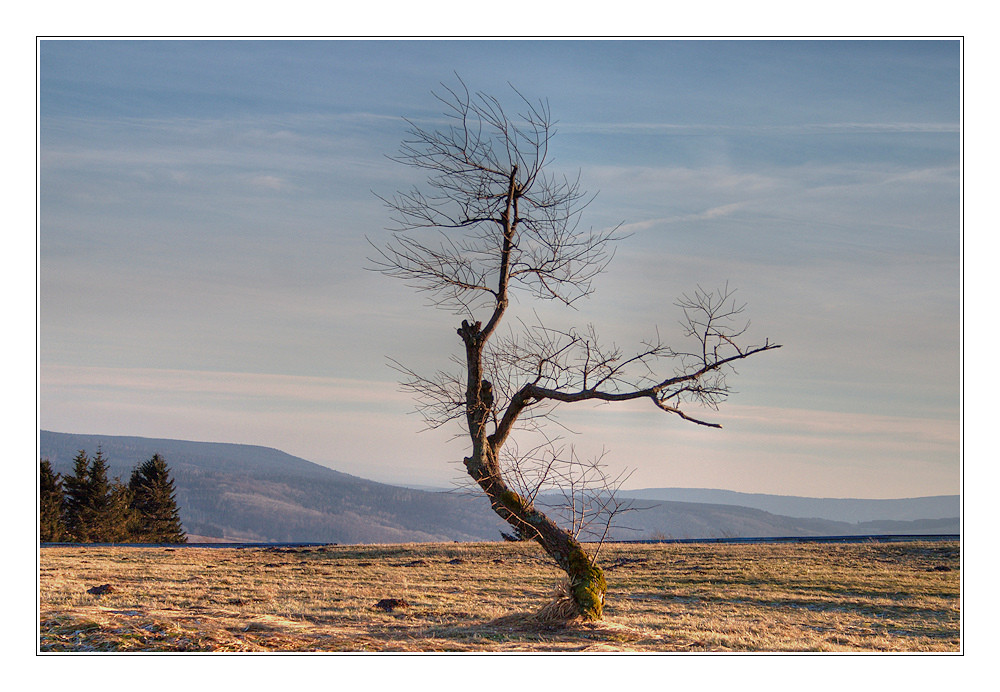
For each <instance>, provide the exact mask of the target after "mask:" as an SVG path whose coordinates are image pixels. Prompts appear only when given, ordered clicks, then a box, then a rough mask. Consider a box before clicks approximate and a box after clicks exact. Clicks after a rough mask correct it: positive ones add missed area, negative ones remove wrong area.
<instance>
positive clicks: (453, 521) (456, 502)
mask: <svg viewBox="0 0 1000 692" xmlns="http://www.w3.org/2000/svg"><path fill="white" fill-rule="evenodd" d="M39 444H40V446H39V454H40V456H41V458H43V459H46V458H47V459H49V461H51V462H52V466H53V469H54V470H55V471H57V472H60V473H63V474H64V475H66V474H71V473H72V460H73V457H74V456H76V454H77V452H78V451H79V450H80V449H84V450H86V452H87V454H89V455H93V454H94V452H96V451H97V447H98V445H100V446H101V449H102V450H103V452H104V455H105V456H106V457H108V459H109V466H110V469H111V474H112V475H118V476H121V477H122V478H123V479H127V478H128V476H129V475H130V474H131V472H132V467H133V466H135V465H136V464H137V463H139V462H141V461H144V460H146V459H148V458H149V457H151V456H152V455H153V454H154V453H155V454H160V455H161V456H163V457H164V459H166V461H167V464H168V465H169V466H170V469H171V472H172V475H173V478H174V480H175V485H176V488H177V504H178V507H179V508H180V513H181V520H182V521H183V523H184V528H185V530H186V531H187V532H188V533H190V534H195V535H199V536H206V537H209V538H227V539H231V540H238V541H260V542H290V541H304V542H314V541H315V542H331V543H392V542H415V541H447V540H458V541H471V540H494V539H496V538H498V537H499V536H500V529H501V528H502V527H505V526H506V524H504V523H503V522H502V521H501V520H500V518H499V517H497V516H496V515H494V514H493V512H492V511H490V510H489V507H488V506H487V505H486V502H485V500H482V499H480V498H478V497H466V496H464V495H460V494H456V493H433V492H423V491H419V490H410V489H407V488H399V487H395V486H392V485H386V484H383V483H376V482H374V481H369V480H365V479H363V478H358V477H357V476H351V475H349V474H346V473H340V472H339V471H334V470H333V469H329V468H327V467H325V466H320V465H319V464H314V463H312V462H310V461H306V460H305V459H300V458H298V457H294V456H292V455H290V454H286V453H284V452H280V451H278V450H276V449H271V448H268V447H257V446H253V445H239V444H224V443H212V442H188V441H182V440H164V439H152V438H143V437H117V436H110V435H75V434H66V433H55V432H49V431H45V430H43V431H41V434H40V440H39Z"/></svg>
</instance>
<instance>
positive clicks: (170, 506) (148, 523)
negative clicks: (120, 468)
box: [128, 454, 187, 543]
mask: <svg viewBox="0 0 1000 692" xmlns="http://www.w3.org/2000/svg"><path fill="white" fill-rule="evenodd" d="M128 485H129V491H130V492H131V495H132V509H133V511H134V513H135V529H134V533H133V536H134V540H141V541H144V542H149V543H185V542H186V541H187V536H186V535H185V534H184V529H183V528H182V526H181V518H180V510H179V509H178V508H177V499H176V493H175V491H174V481H173V479H172V478H171V477H170V469H169V468H168V467H167V462H166V461H164V459H163V457H161V456H160V455H159V454H154V455H153V457H152V458H151V459H149V460H148V461H146V462H143V463H142V464H140V465H139V466H137V467H136V468H135V469H134V470H133V471H132V477H131V478H130V479H129V484H128Z"/></svg>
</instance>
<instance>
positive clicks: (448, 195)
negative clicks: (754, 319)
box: [371, 80, 778, 620]
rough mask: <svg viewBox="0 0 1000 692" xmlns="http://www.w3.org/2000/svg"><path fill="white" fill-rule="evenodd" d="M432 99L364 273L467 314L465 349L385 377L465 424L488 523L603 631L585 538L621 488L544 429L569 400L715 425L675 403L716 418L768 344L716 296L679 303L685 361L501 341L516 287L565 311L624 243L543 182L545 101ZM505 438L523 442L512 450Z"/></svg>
mask: <svg viewBox="0 0 1000 692" xmlns="http://www.w3.org/2000/svg"><path fill="white" fill-rule="evenodd" d="M444 89H445V90H444V92H443V93H442V94H441V95H437V94H435V96H436V97H437V98H438V100H439V101H441V103H442V104H443V106H444V108H445V116H446V117H447V118H448V122H447V124H446V125H445V126H443V127H441V128H439V129H432V130H428V129H424V128H423V127H421V126H419V125H417V124H416V123H414V122H412V121H407V122H408V123H409V126H410V127H409V130H408V136H407V138H406V139H405V140H404V141H403V143H402V145H401V148H400V152H399V154H398V155H397V156H396V157H394V159H395V160H396V161H399V162H400V163H403V164H405V165H407V166H410V167H413V168H416V169H419V170H421V171H424V172H425V173H426V174H427V176H428V177H427V181H426V186H425V187H424V188H423V189H421V188H417V187H414V188H413V189H411V190H409V191H406V192H401V193H398V194H396V195H395V196H393V197H391V198H387V199H383V201H384V202H385V203H386V204H387V205H388V207H389V209H390V210H391V212H392V218H393V224H394V225H393V227H392V228H390V230H391V231H392V239H391V240H390V241H389V242H388V243H387V244H386V246H385V247H376V248H375V249H376V254H375V256H374V257H373V258H372V260H371V261H372V262H373V263H374V264H375V267H374V268H375V269H377V270H378V271H381V272H383V273H384V274H387V275H389V276H393V277H396V278H399V279H402V280H403V281H405V282H406V284H407V285H408V286H410V287H412V288H414V289H416V290H418V291H422V292H426V293H428V294H429V295H430V297H431V300H432V303H433V304H434V305H436V306H438V307H441V308H445V309H448V310H452V311H454V312H455V314H457V315H461V316H464V317H465V319H463V320H462V324H461V327H459V329H458V335H459V337H461V340H462V344H463V346H464V353H463V354H462V355H461V357H458V358H456V359H455V361H456V362H457V364H458V365H459V367H460V371H459V372H454V373H449V372H445V371H441V372H438V373H436V374H434V375H432V376H421V375H418V374H417V373H415V372H413V371H411V370H409V369H407V368H405V367H403V366H401V365H398V364H397V367H398V368H399V369H400V370H401V371H402V372H403V374H404V377H405V379H404V381H403V386H404V388H406V389H408V390H409V391H411V392H412V393H414V394H415V395H416V397H417V400H418V408H419V410H420V411H421V412H422V414H423V416H424V418H425V420H426V421H427V423H428V424H429V425H430V426H432V427H438V426H441V425H444V424H446V423H449V422H451V421H460V422H463V423H464V425H463V427H464V428H465V430H466V431H467V433H468V435H469V440H470V442H471V450H470V452H469V455H468V456H467V457H465V459H464V464H465V468H466V470H467V471H468V474H469V476H470V477H471V479H472V480H473V481H474V482H475V484H476V485H477V486H478V487H479V488H480V489H481V490H482V492H484V493H485V494H486V495H487V497H488V498H489V500H490V503H491V506H492V508H493V510H494V511H495V512H496V513H497V514H498V515H499V516H500V517H502V518H503V519H504V520H506V521H507V522H508V523H509V524H510V525H511V526H512V527H514V529H515V530H516V531H517V532H518V533H519V534H522V535H528V536H532V537H534V539H535V540H537V541H538V542H539V543H540V544H541V545H542V547H543V548H544V549H545V551H546V552H547V553H548V554H549V555H550V556H551V557H552V559H553V560H555V562H556V563H557V564H558V565H559V567H560V568H562V569H563V570H564V571H565V572H566V574H567V576H568V578H569V591H570V593H571V594H572V599H573V601H574V602H575V605H576V610H577V611H578V612H579V614H580V615H581V616H582V617H584V618H587V619H592V620H596V619H600V618H601V616H602V612H603V606H604V595H605V592H606V589H607V585H606V583H605V579H604V574H603V572H602V570H601V569H600V568H599V567H598V566H597V564H596V560H595V556H596V555H591V554H589V553H588V551H587V550H586V549H585V548H584V547H583V545H582V544H581V538H585V536H581V532H582V531H583V529H584V528H585V527H588V526H592V525H591V524H588V523H587V521H588V519H591V518H593V516H594V515H595V514H601V513H603V515H602V516H604V517H605V518H606V519H607V521H606V523H603V527H604V528H603V534H602V535H600V536H598V538H599V539H600V540H601V541H603V540H604V538H605V537H606V535H607V531H608V529H609V527H610V525H611V520H612V519H610V518H608V517H611V518H613V517H614V516H615V515H616V514H617V513H619V512H621V511H622V510H623V509H624V507H623V506H622V504H621V503H620V502H618V500H617V499H616V497H615V493H614V490H616V489H617V486H618V484H619V483H620V481H621V480H622V479H621V477H618V478H611V477H609V475H608V474H606V473H605V472H604V470H603V465H602V463H601V459H600V458H598V459H596V460H592V461H590V462H584V461H581V460H580V459H578V458H577V457H576V454H575V451H574V450H573V449H572V448H568V449H567V448H566V447H565V446H564V445H562V444H561V442H560V441H559V438H558V437H555V438H552V437H548V436H547V435H546V433H545V432H544V425H545V424H546V423H550V422H552V420H553V415H554V412H555V410H556V408H558V407H560V406H563V405H566V404H573V403H576V402H583V401H592V402H607V403H614V402H623V401H632V400H639V399H642V400H648V401H649V402H650V403H651V404H653V405H654V406H657V407H659V408H660V409H662V410H663V411H665V412H667V413H671V414H674V415H676V416H678V417H679V418H681V419H683V420H685V421H689V422H692V423H696V424H699V425H705V426H710V427H720V426H718V425H717V424H715V423H711V422H708V421H707V420H705V419H703V418H702V417H700V416H696V415H693V414H691V413H689V412H688V411H687V408H686V407H685V405H686V404H688V403H696V404H701V405H704V406H707V407H709V408H712V409H714V408H716V407H717V406H718V405H719V403H721V402H722V401H723V400H724V399H725V398H726V397H727V395H728V394H729V393H730V388H729V386H728V384H727V381H726V376H727V374H729V373H730V372H732V366H733V364H734V363H735V362H737V361H740V360H742V359H744V358H748V357H750V356H752V355H754V354H757V353H761V352H763V351H767V350H770V349H774V348H778V345H777V344H772V343H770V342H768V341H765V342H764V343H763V344H760V345H745V344H743V343H742V341H741V338H742V337H743V335H744V333H745V331H746V329H747V323H745V322H742V321H740V320H741V318H742V313H743V309H744V306H743V305H740V304H738V303H736V302H735V301H734V300H733V292H732V291H730V290H729V289H728V287H727V288H725V289H723V290H721V291H705V290H703V289H701V288H700V287H699V288H697V289H696V290H695V291H694V292H693V293H692V294H691V295H685V296H682V298H681V299H680V300H679V301H678V303H677V305H678V307H679V308H680V309H681V312H682V314H683V322H682V324H683V325H684V329H685V332H686V336H687V337H688V338H689V342H690V343H691V344H692V345H691V347H689V348H688V349H686V350H674V349H673V348H671V347H669V346H667V345H665V344H663V343H662V342H661V341H660V340H659V336H657V338H656V339H654V340H651V341H649V342H646V343H643V344H642V345H641V346H640V347H639V348H638V349H636V350H635V351H634V352H631V353H626V352H624V351H623V350H622V349H620V348H618V347H616V346H606V345H604V344H602V343H601V342H600V340H599V338H598V336H597V332H596V330H595V329H594V328H593V327H592V326H588V327H586V328H585V329H582V330H578V329H555V328H552V327H548V326H544V325H542V324H532V325H528V324H526V323H524V322H515V323H514V325H515V326H516V329H514V328H512V327H511V326H508V328H507V329H505V330H500V325H501V321H502V320H503V319H504V317H505V316H506V315H507V313H508V308H509V305H510V298H511V295H512V293H513V292H515V291H523V292H526V293H527V294H529V295H530V296H533V297H534V298H536V299H539V300H550V301H557V302H559V303H563V304H565V305H573V304H574V303H576V302H577V301H578V300H580V299H581V298H582V297H584V296H587V295H588V294H590V293H591V291H592V281H593V279H594V277H596V276H597V275H598V274H599V273H600V272H601V271H602V270H603V269H604V268H605V267H606V266H607V263H608V262H609V260H610V259H611V256H612V254H613V246H614V244H615V243H616V241H618V240H620V238H619V236H618V229H617V228H614V229H609V230H601V231H594V230H584V229H581V228H580V226H579V223H578V222H579V217H580V212H581V211H582V210H583V208H584V207H585V206H586V205H587V204H588V203H589V201H590V200H591V199H592V198H590V197H588V196H587V195H585V194H584V193H583V192H582V191H581V190H580V186H579V181H578V179H569V178H566V177H556V176H553V175H551V174H550V173H549V172H548V171H547V170H546V163H547V160H548V155H549V144H550V141H551V138H552V136H553V134H554V123H553V121H552V118H551V115H550V112H549V108H548V104H547V103H546V102H544V101H540V102H538V103H534V102H531V101H529V100H528V99H526V98H524V97H523V96H521V95H520V94H519V93H517V92H516V91H515V93H516V94H517V97H518V98H519V101H520V104H521V112H520V113H519V114H518V115H517V116H514V117H510V116H508V114H507V113H506V112H505V111H504V109H503V107H502V106H501V104H500V102H499V101H498V100H497V99H496V98H494V97H492V96H488V95H485V94H482V93H476V94H471V93H470V92H469V91H468V90H467V89H466V87H465V85H464V84H463V83H461V80H459V84H458V86H457V87H455V88H448V87H444ZM508 325H510V321H509V320H508ZM664 370H667V372H664ZM515 431H519V436H521V435H528V436H529V437H531V436H535V437H532V439H533V440H535V442H533V443H532V444H530V445H526V446H525V447H524V448H519V447H518V446H517V444H516V443H515V441H514V438H513V437H512V435H513V433H514V432H515ZM539 436H540V437H539ZM544 487H555V488H561V489H563V491H564V492H567V493H568V494H569V500H570V501H569V503H568V504H567V508H568V514H566V513H564V514H563V516H562V517H561V519H562V520H563V521H564V526H560V525H559V522H558V521H556V520H554V519H553V518H552V517H550V516H549V515H547V514H546V513H545V512H544V511H542V509H541V507H542V503H541V502H540V501H539V492H540V490H541V489H542V488H544ZM584 488H591V489H592V490H594V492H591V493H590V494H589V495H588V494H587V493H584V492H582V490H583V489H584ZM553 516H555V514H554V513H553ZM559 518H560V517H558V516H556V519H559ZM586 538H594V536H586Z"/></svg>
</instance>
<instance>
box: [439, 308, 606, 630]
mask: <svg viewBox="0 0 1000 692" xmlns="http://www.w3.org/2000/svg"><path fill="white" fill-rule="evenodd" d="M480 328H481V323H479V322H476V323H474V324H470V323H469V322H468V321H465V320H463V321H462V326H461V328H460V329H459V330H458V334H459V336H461V337H462V341H463V342H464V343H465V348H466V358H467V365H468V378H469V379H468V384H467V386H466V417H467V421H468V425H469V434H470V437H471V438H472V455H471V456H468V457H466V458H465V460H464V461H465V468H466V470H467V471H468V473H469V476H470V477H471V478H472V479H473V480H474V481H475V482H476V483H477V484H478V485H479V487H480V488H482V490H483V492H485V493H486V496H487V497H488V498H489V499H490V506H491V507H492V508H493V511H494V512H496V513H497V514H498V515H499V516H500V518H502V519H503V520H504V521H506V522H507V523H508V524H510V525H511V526H512V527H514V528H515V529H520V530H522V531H526V532H528V533H529V534H534V537H535V540H536V541H538V543H539V544H540V545H541V546H542V548H543V549H544V550H545V552H546V553H548V554H549V556H550V557H551V558H552V559H553V560H555V562H556V564H557V565H559V567H560V568H561V569H562V570H563V571H564V572H566V575H567V576H568V577H569V585H570V594H571V595H572V598H573V601H574V603H575V604H576V607H577V610H578V611H579V614H580V616H581V617H583V618H585V619H587V620H600V619H601V617H602V616H603V613H604V595H605V593H606V592H607V583H606V582H605V579H604V572H603V571H602V570H601V569H600V568H599V567H597V565H595V564H594V561H593V559H592V558H591V557H590V555H589V554H588V553H587V551H586V550H585V549H584V547H583V546H582V545H581V544H580V542H579V541H577V540H576V538H574V537H573V535H572V534H571V533H570V532H569V531H567V530H566V529H563V528H562V527H560V526H559V525H558V524H556V523H555V522H554V521H552V520H551V519H549V517H548V516H546V515H545V513H544V512H541V511H540V510H538V509H537V508H536V507H535V506H534V504H533V503H531V502H529V501H527V500H526V499H525V498H523V497H521V496H520V495H519V494H517V493H516V492H514V491H513V490H511V489H510V488H508V487H507V484H506V483H505V482H504V479H503V476H502V474H501V472H500V464H499V462H498V452H499V448H500V446H501V445H502V444H503V441H504V440H503V439H497V438H495V437H492V436H488V435H487V434H486V428H487V424H488V422H489V414H490V412H491V411H492V407H493V401H492V396H493V395H492V385H491V384H490V382H489V381H487V380H484V379H482V374H483V370H482V350H483V344H484V343H485V339H484V338H483V337H484V332H483V331H481V330H480Z"/></svg>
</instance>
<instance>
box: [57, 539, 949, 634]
mask: <svg viewBox="0 0 1000 692" xmlns="http://www.w3.org/2000/svg"><path fill="white" fill-rule="evenodd" d="M959 562H960V560H959V544H958V543H956V542H931V541H928V542H911V543H881V544H880V543H860V544H749V545H748V544H648V545H622V544H619V545H605V546H604V547H603V549H602V551H601V563H602V565H603V566H604V568H605V571H606V575H607V579H608V585H609V591H608V601H607V607H606V611H605V621H604V622H602V623H598V624H586V623H580V622H575V623H564V624H555V623H551V622H545V621H540V620H538V619H537V618H534V617H533V616H532V614H533V613H535V612H537V611H538V609H539V608H540V607H541V606H542V605H544V604H545V602H546V601H547V600H548V599H550V598H551V595H552V593H553V590H554V588H555V587H557V585H558V584H559V582H560V574H561V573H560V572H559V570H558V569H557V568H555V567H554V566H553V565H552V564H551V563H550V561H549V560H548V559H547V558H546V557H545V556H544V554H542V552H541V549H540V548H538V547H537V546H536V545H534V544H511V543H480V544H407V545H391V546H387V545H377V546H336V545H334V546H326V547H307V548H266V547H265V548H256V547H255V548H186V547H178V548H164V547H156V548H140V547H131V548H130V547H51V548H48V547H47V548H43V549H41V550H40V558H39V569H40V573H39V588H40V597H39V610H40V612H39V650H40V651H41V652H59V651H114V652H124V651H135V652H144V651H220V652H233V651H243V652H245V651H283V652H284V651H329V652H362V651H404V652H414V651H418V652H424V651H566V652H571V651H590V652H593V651H598V652H600V651H657V652H703V651H768V652H773V651H944V652H958V651H960V650H961V628H960V624H961V618H960V582H961V577H960V571H959ZM103 584H110V585H111V590H110V592H108V593H105V594H103V595H97V594H92V593H88V589H91V588H92V587H96V586H100V585H103ZM382 599H399V600H402V601H404V602H405V605H402V606H400V607H397V608H395V609H393V610H391V611H387V610H382V609H379V608H376V607H375V604H376V603H377V602H379V601H380V600H382Z"/></svg>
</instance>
